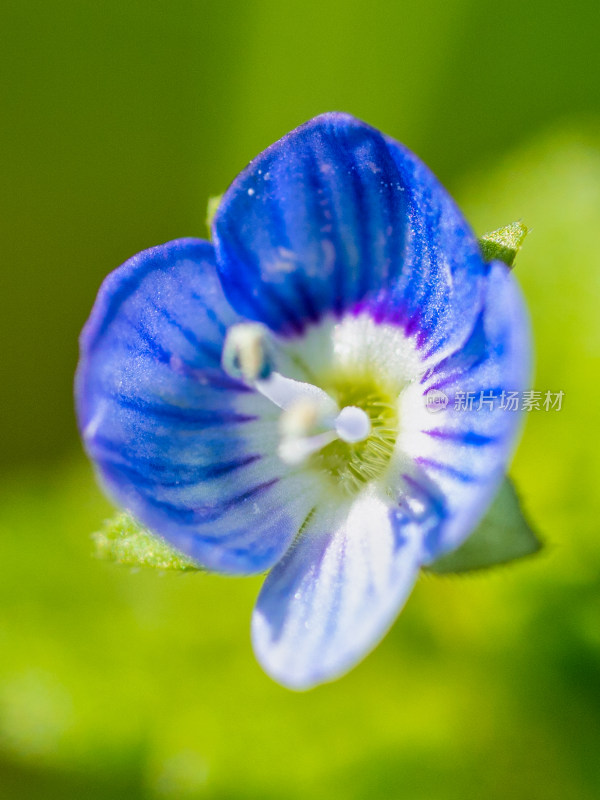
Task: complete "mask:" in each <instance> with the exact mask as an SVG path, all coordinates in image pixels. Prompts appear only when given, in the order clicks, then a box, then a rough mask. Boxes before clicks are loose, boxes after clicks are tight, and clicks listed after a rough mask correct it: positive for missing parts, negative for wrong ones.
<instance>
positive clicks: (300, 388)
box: [223, 323, 371, 464]
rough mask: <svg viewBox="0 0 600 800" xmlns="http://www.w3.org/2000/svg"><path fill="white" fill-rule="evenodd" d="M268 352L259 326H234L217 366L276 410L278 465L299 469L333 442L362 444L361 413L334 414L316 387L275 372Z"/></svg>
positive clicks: (366, 428)
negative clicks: (279, 413) (245, 383)
mask: <svg viewBox="0 0 600 800" xmlns="http://www.w3.org/2000/svg"><path fill="white" fill-rule="evenodd" d="M269 349H270V348H269V339H268V337H267V334H266V332H265V330H264V328H263V327H262V326H261V325H257V324H254V323H242V324H240V325H234V326H233V327H232V328H230V329H229V331H228V332H227V337H226V340H225V346H224V348H223V367H224V369H225V370H226V371H227V372H228V373H229V374H231V375H234V376H235V377H242V378H243V379H244V380H245V381H246V382H247V383H250V384H252V385H253V386H254V388H255V389H256V390H257V391H259V392H260V393H261V394H262V395H263V396H264V397H266V398H267V399H268V400H270V401H271V402H272V403H274V404H275V405H276V406H278V407H279V408H281V409H282V413H281V417H280V419H279V433H280V444H279V448H278V453H279V456H280V458H281V459H282V460H283V461H285V462H286V463H287V464H300V463H302V462H303V461H305V460H306V459H307V458H308V457H309V456H310V455H312V454H313V453H316V452H318V451H319V450H321V449H322V448H323V447H325V446H326V445H328V444H331V442H334V441H335V440H336V439H340V440H341V441H343V442H347V443H348V444H356V443H357V442H362V441H364V440H365V439H367V437H368V436H369V434H370V433H371V420H370V419H369V416H368V414H367V413H366V412H365V411H364V410H363V409H362V408H358V407H357V406H345V407H344V408H342V409H341V410H340V408H339V406H338V404H337V403H336V402H335V400H333V398H332V397H330V396H329V395H328V394H327V392H325V391H323V389H320V388H319V387H318V386H313V384H311V383H305V382H303V381H298V380H294V379H293V378H286V377H285V376H284V375H281V374H280V373H279V372H276V371H275V370H273V369H272V359H271V354H270V353H269Z"/></svg>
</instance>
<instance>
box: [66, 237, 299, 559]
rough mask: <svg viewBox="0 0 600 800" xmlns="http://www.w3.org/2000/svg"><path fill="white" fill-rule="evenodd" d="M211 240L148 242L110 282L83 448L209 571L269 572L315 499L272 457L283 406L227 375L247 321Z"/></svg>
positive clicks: (87, 346) (84, 363)
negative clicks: (229, 344) (237, 332)
mask: <svg viewBox="0 0 600 800" xmlns="http://www.w3.org/2000/svg"><path fill="white" fill-rule="evenodd" d="M239 321H240V318H239V317H238V316H237V315H236V314H235V313H234V312H233V311H232V309H231V308H230V306H229V304H228V303H227V301H226V300H225V298H224V296H223V293H222V290H221V287H220V284H219V281H218V278H217V275H216V271H215V268H214V253H213V248H212V246H211V245H210V244H209V243H208V242H203V241H200V240H194V239H181V240H177V241H174V242H169V243H168V244H165V245H162V246H160V247H155V248H152V249H151V250H146V251H145V252H143V253H140V254H139V255H137V256H135V257H134V258H132V259H130V260H129V261H128V262H126V263H125V264H124V265H123V266H122V267H120V268H119V269H117V270H115V272H113V273H112V274H111V275H109V276H108V278H107V279H106V280H105V282H104V284H103V286H102V288H101V290H100V292H99V295H98V299H97V301H96V304H95V306H94V309H93V311H92V314H91V317H90V319H89V321H88V323H87V325H86V327H85V328H84V331H83V333H82V337H81V360H80V364H79V367H78V372H77V379H76V394H77V409H78V418H79V424H80V428H81V431H82V436H83V439H84V442H85V446H86V449H87V451H88V453H89V454H90V456H91V457H92V459H93V460H94V461H95V462H96V464H97V466H98V468H99V471H100V474H101V476H102V478H103V480H104V482H105V484H106V486H107V488H108V490H109V492H110V493H111V494H112V495H113V496H114V497H115V498H116V499H117V501H118V502H119V503H120V504H121V505H123V506H125V507H126V508H128V509H129V510H130V511H131V512H132V513H133V514H134V515H135V516H136V517H138V518H139V519H140V520H141V521H142V522H143V523H145V524H146V525H147V526H148V527H149V528H151V529H152V530H154V531H155V532H157V533H159V534H161V535H163V536H165V537H166V538H167V539H168V540H169V541H170V542H171V543H172V544H173V545H174V546H175V547H177V548H179V549H180V550H182V551H184V552H186V553H187V554H189V555H190V556H191V557H192V558H194V559H196V560H197V561H199V562H200V563H202V564H203V565H204V566H206V567H208V568H209V569H215V570H219V571H222V572H242V573H245V572H255V571H262V570H264V569H266V568H268V567H269V566H271V565H272V564H273V563H275V562H276V561H277V560H278V558H280V556H281V555H282V553H283V552H284V551H285V549H286V548H287V546H288V545H289V543H290V541H291V540H292V539H293V537H294V536H295V535H296V533H297V531H298V529H299V527H300V525H301V524H302V522H303V520H304V519H305V518H306V515H307V513H308V512H309V510H310V508H311V507H312V504H313V502H314V496H309V495H311V493H314V490H313V489H310V490H309V487H308V485H307V478H306V477H303V476H301V475H297V474H294V473H293V472H292V471H290V470H288V469H287V468H286V467H285V466H284V465H283V464H282V462H281V461H280V459H279V458H278V457H277V455H276V445H277V442H276V424H275V419H276V414H277V409H276V408H275V407H274V406H273V405H272V404H271V403H269V402H268V401H267V400H266V399H265V398H264V397H262V396H261V395H259V394H257V393H256V392H253V391H250V390H249V389H248V388H247V387H246V386H245V385H243V384H241V383H239V382H237V381H235V380H233V379H232V378H230V377H229V376H227V375H226V374H225V373H224V372H223V371H222V369H221V364H220V361H221V350H222V345H223V340H224V335H225V331H226V329H227V327H228V326H229V325H231V324H234V323H236V322H239Z"/></svg>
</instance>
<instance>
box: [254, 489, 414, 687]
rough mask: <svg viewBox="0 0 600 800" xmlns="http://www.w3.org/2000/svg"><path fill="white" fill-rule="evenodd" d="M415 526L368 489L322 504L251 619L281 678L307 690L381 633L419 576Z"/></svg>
mask: <svg viewBox="0 0 600 800" xmlns="http://www.w3.org/2000/svg"><path fill="white" fill-rule="evenodd" d="M420 556H421V551H420V540H419V537H418V536H416V535H415V531H414V530H409V529H406V528H405V529H404V530H400V529H399V528H398V526H397V525H396V515H395V512H394V511H393V510H392V509H391V508H390V504H389V502H387V501H384V500H382V499H380V498H378V497H377V496H376V495H375V494H374V493H368V494H367V493H364V494H362V495H360V496H359V497H357V498H356V499H355V500H354V501H353V502H352V503H351V504H348V505H347V506H346V507H345V508H344V509H339V510H338V513H337V514H336V513H335V511H333V510H331V509H330V510H327V509H323V508H321V509H318V510H317V511H316V512H315V515H314V516H313V517H312V518H311V520H310V521H309V523H308V524H307V526H306V528H305V529H304V530H303V532H302V535H301V536H300V537H299V539H298V541H297V542H296V543H295V544H294V545H293V547H292V548H291V549H290V550H289V551H288V553H287V554H286V555H285V557H284V558H283V560H282V561H281V562H280V563H279V564H278V565H277V566H276V567H275V568H274V569H273V571H272V572H271V573H270V575H269V576H268V578H267V580H266V581H265V584H264V586H263V589H262V591H261V593H260V596H259V598H258V602H257V605H256V609H255V611H254V616H253V620H252V637H253V643H254V649H255V652H256V655H257V657H258V659H259V661H260V662H261V664H262V666H263V667H264V669H265V670H266V671H267V672H268V673H269V674H270V675H271V676H272V677H273V678H275V680H277V681H279V682H280V683H282V684H284V685H286V686H289V687H290V688H294V689H307V688H310V687H311V686H314V685H316V684H318V683H323V682H325V681H330V680H333V679H334V678H336V677H338V676H339V675H341V674H342V673H344V672H346V671H347V670H349V669H350V668H351V667H353V666H354V665H355V664H356V663H357V662H358V661H360V659H361V658H363V657H364V656H365V655H366V654H367V653H368V652H369V651H370V650H371V649H372V648H373V647H374V646H375V645H376V644H377V642H378V641H379V640H380V639H381V638H382V636H383V635H384V634H385V632H386V631H387V629H388V628H389V626H390V625H391V624H392V622H393V621H394V619H395V617H396V615H397V614H398V612H399V611H400V608H401V607H402V605H403V603H404V601H405V599H406V597H407V595H408V593H409V592H410V590H411V588H412V586H413V583H414V581H415V578H416V575H417V572H418V568H419V559H420Z"/></svg>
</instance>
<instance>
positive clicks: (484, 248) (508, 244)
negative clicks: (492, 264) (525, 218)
mask: <svg viewBox="0 0 600 800" xmlns="http://www.w3.org/2000/svg"><path fill="white" fill-rule="evenodd" d="M528 233H529V229H528V228H527V226H526V225H524V224H523V223H522V222H511V223H510V225H505V226H504V228H498V230H495V231H490V233H484V234H483V236H481V237H480V239H479V246H480V247H481V252H482V253H483V257H484V259H485V260H486V261H493V260H494V259H498V260H499V261H504V263H505V264H507V265H508V266H509V267H512V266H513V264H514V263H515V258H516V256H517V253H518V252H519V250H520V249H521V245H522V244H523V242H524V241H525V237H526V236H527V234H528Z"/></svg>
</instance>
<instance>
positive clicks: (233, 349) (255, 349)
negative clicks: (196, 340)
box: [222, 322, 271, 383]
mask: <svg viewBox="0 0 600 800" xmlns="http://www.w3.org/2000/svg"><path fill="white" fill-rule="evenodd" d="M267 350H268V335H267V332H266V329H265V327H264V325H260V324H259V323H253V322H248V323H241V324H239V325H232V327H231V328H229V330H228V331H227V336H226V337H225V344H224V346H223V357H222V363H223V369H224V370H225V372H227V373H228V374H230V375H233V376H234V377H238V376H241V377H243V378H244V379H245V380H246V381H249V382H251V383H252V382H254V381H257V380H259V379H266V378H267V377H268V376H269V374H270V372H271V364H270V357H269V355H268V352H267Z"/></svg>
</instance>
